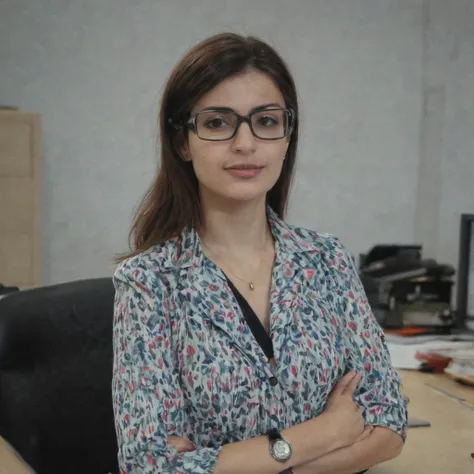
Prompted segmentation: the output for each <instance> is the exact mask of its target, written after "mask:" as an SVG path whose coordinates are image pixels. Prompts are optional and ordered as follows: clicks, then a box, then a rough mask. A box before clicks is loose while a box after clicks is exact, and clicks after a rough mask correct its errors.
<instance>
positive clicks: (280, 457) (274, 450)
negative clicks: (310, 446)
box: [267, 429, 293, 473]
mask: <svg viewBox="0 0 474 474" xmlns="http://www.w3.org/2000/svg"><path fill="white" fill-rule="evenodd" d="M267 437H268V441H269V443H270V444H269V449H270V455H271V456H272V458H273V459H275V461H278V462H286V461H288V460H289V459H290V458H291V455H292V453H293V448H292V447H291V444H290V443H288V441H287V440H286V439H285V438H283V436H282V435H281V434H280V432H279V431H278V430H276V429H272V430H270V431H269V432H268V433H267ZM283 472H284V473H288V472H291V469H290V471H288V469H285V470H284V471H283Z"/></svg>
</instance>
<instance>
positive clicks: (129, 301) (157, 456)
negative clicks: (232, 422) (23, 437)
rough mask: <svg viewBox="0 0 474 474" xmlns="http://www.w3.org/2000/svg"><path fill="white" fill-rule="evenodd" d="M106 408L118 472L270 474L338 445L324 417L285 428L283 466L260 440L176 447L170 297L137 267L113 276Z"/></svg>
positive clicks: (178, 430)
mask: <svg viewBox="0 0 474 474" xmlns="http://www.w3.org/2000/svg"><path fill="white" fill-rule="evenodd" d="M114 284H115V287H116V296H115V310H114V339H113V340H114V373H113V383H112V391H113V405H114V414H115V426H116V431H117V439H118V446H119V456H118V457H119V467H120V472H121V473H122V474H125V473H133V474H156V473H157V472H160V473H163V474H168V473H173V474H191V473H192V474H211V473H214V474H240V473H242V472H246V473H250V474H252V473H253V474H277V473H279V472H280V471H282V470H284V469H286V468H288V467H290V466H293V465H295V464H298V465H302V464H307V463H309V462H311V461H313V460H314V459H316V458H318V457H321V456H323V455H325V454H326V453H329V452H331V451H334V450H335V449H339V448H340V447H341V446H343V445H344V444H343V443H341V439H340V438H341V437H340V436H338V433H336V431H335V430H334V429H333V423H332V418H331V417H330V416H329V415H321V416H320V417H318V418H315V419H313V420H309V421H307V422H305V423H301V424H299V425H296V426H294V427H291V428H288V429H287V430H284V431H283V432H282V434H283V436H284V437H285V438H286V439H287V440H288V441H289V442H290V443H291V444H292V446H293V455H292V457H291V459H290V461H289V462H288V463H279V462H277V461H275V460H274V459H273V458H272V456H271V455H270V454H269V449H268V440H267V438H266V436H258V437H256V438H253V439H249V440H246V441H240V442H236V443H232V444H228V445H225V446H222V447H220V446H218V447H203V446H194V449H193V450H188V449H186V450H184V449H177V448H176V447H175V446H174V444H173V442H171V439H175V438H172V437H181V436H183V433H185V432H186V427H187V417H186V408H185V399H184V396H183V393H182V390H181V388H180V382H179V374H178V372H179V371H178V370H176V367H175V366H174V357H173V351H172V348H171V340H172V337H171V336H172V329H171V325H172V323H171V318H170V311H172V310H173V308H172V306H173V304H172V302H171V298H169V297H168V296H167V288H166V285H165V284H163V283H162V282H161V281H160V280H159V278H158V277H157V276H156V274H155V273H154V272H152V271H150V270H147V269H146V268H143V267H141V266H139V267H138V268H133V269H123V267H122V268H121V269H119V270H118V271H117V272H116V274H115V276H114Z"/></svg>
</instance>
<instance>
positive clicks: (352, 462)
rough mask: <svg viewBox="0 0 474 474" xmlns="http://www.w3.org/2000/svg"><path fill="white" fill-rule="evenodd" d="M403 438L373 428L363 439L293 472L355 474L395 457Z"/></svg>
mask: <svg viewBox="0 0 474 474" xmlns="http://www.w3.org/2000/svg"><path fill="white" fill-rule="evenodd" d="M402 446H403V441H402V438H401V437H400V436H399V435H398V434H397V433H395V432H393V431H392V430H389V429H387V428H382V427H375V429H374V431H373V432H372V433H371V434H370V435H369V436H368V437H367V438H366V439H364V440H362V441H359V442H358V443H354V444H352V445H351V446H347V447H345V448H341V449H337V450H335V451H333V452H331V453H329V454H326V455H324V456H321V457H320V458H319V459H316V460H315V461H313V462H311V463H308V464H306V465H303V466H300V467H297V468H294V469H293V472H294V473H295V474H354V473H356V472H360V471H364V470H365V469H369V468H371V467H373V466H375V465H377V464H380V463H382V462H385V461H388V460H390V459H393V458H395V457H397V456H398V455H399V454H400V452H401V450H402Z"/></svg>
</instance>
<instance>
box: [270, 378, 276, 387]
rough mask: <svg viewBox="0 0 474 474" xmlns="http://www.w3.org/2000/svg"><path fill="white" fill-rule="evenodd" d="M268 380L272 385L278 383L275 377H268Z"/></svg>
mask: <svg viewBox="0 0 474 474" xmlns="http://www.w3.org/2000/svg"><path fill="white" fill-rule="evenodd" d="M269 382H270V385H271V386H272V387H274V386H275V385H277V384H278V379H277V378H276V377H270V378H269Z"/></svg>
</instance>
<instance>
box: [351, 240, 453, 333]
mask: <svg viewBox="0 0 474 474" xmlns="http://www.w3.org/2000/svg"><path fill="white" fill-rule="evenodd" d="M359 273H360V277H361V281H362V284H363V285H364V288H365V291H366V293H367V297H368V299H369V302H370V304H371V306H372V309H373V311H374V314H375V317H376V318H377V319H378V321H379V322H380V323H381V324H382V325H383V326H384V327H385V328H402V327H427V328H433V329H439V330H449V329H450V328H451V326H452V324H453V314H452V313H453V312H452V308H451V293H452V287H453V276H454V273H455V269H454V268H453V267H452V266H450V265H445V264H442V263H439V262H437V261H436V260H433V259H423V258H422V247H421V246H420V245H376V246H375V247H373V248H372V249H371V250H370V251H369V253H368V254H366V255H364V256H363V257H362V259H361V263H360V268H359Z"/></svg>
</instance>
